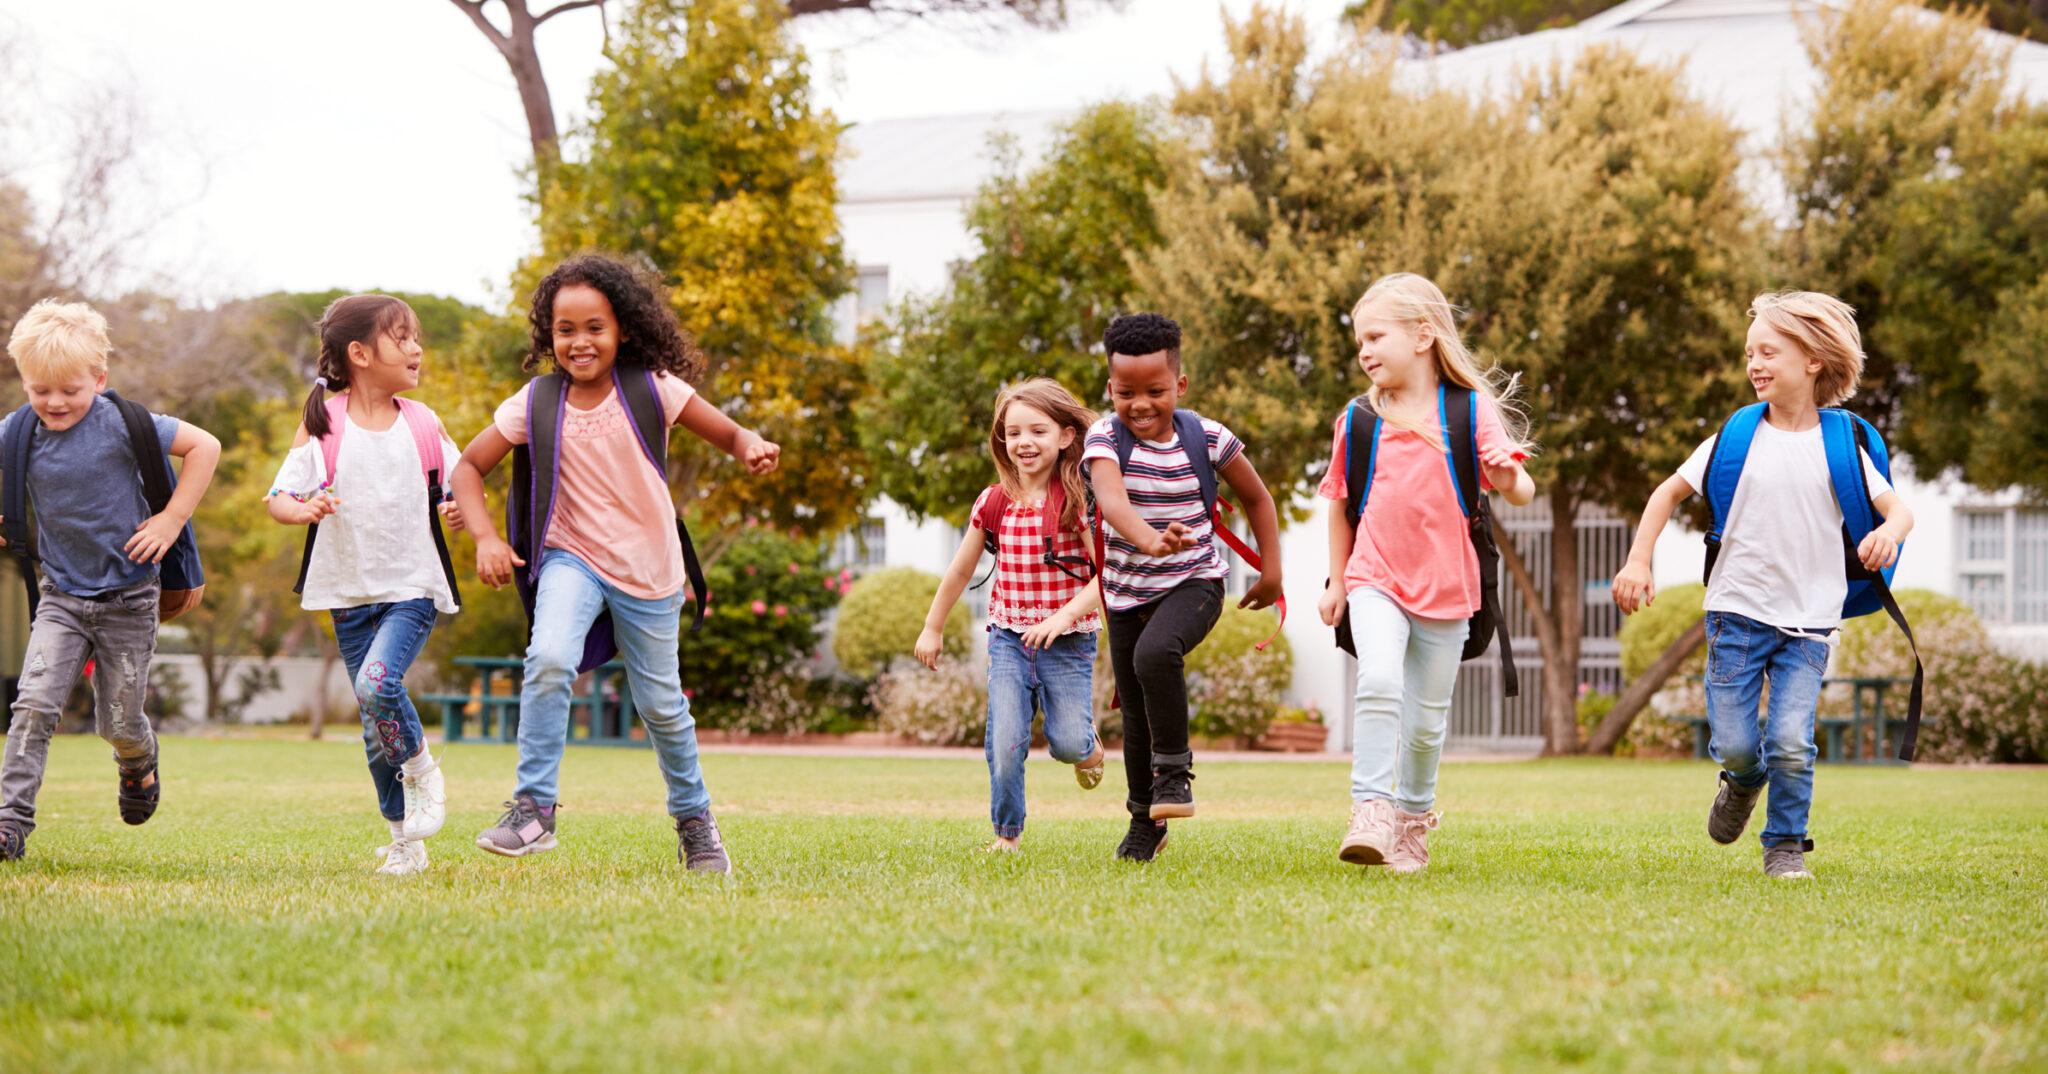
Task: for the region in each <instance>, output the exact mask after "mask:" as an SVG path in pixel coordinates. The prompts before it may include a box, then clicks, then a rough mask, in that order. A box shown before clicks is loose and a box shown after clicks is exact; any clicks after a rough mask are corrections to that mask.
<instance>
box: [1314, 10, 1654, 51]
mask: <svg viewBox="0 0 2048 1074" xmlns="http://www.w3.org/2000/svg"><path fill="white" fill-rule="evenodd" d="M1617 2H1618V0H1393V2H1391V3H1389V2H1387V0H1367V2H1361V3H1355V4H1352V5H1351V6H1350V7H1348V8H1346V9H1345V11H1344V16H1345V17H1346V18H1349V19H1362V20H1365V21H1366V22H1368V23H1369V24H1371V25H1374V26H1378V27H1380V28H1381V29H1386V30H1395V29H1399V30H1402V31H1404V32H1406V33H1407V34H1409V35H1410V36H1413V37H1417V38H1424V39H1427V40H1428V41H1430V42H1432V43H1434V44H1438V45H1443V46H1447V47H1449V48H1463V47H1465V46H1466V45H1476V44H1480V43H1482V42H1486V41H1495V40H1499V39H1500V38H1503V37H1514V36H1516V35H1517V34H1526V33H1529V32H1531V31H1533V30H1548V29H1552V28H1554V27H1559V26H1570V25H1571V24H1573V23H1575V22H1578V21H1579V20H1580V19H1583V18H1585V17H1586V16H1588V15H1596V14H1599V13H1600V12H1602V11H1605V10H1607V9H1608V8H1610V7H1613V6H1614V5H1615V4H1616V3H1617Z"/></svg>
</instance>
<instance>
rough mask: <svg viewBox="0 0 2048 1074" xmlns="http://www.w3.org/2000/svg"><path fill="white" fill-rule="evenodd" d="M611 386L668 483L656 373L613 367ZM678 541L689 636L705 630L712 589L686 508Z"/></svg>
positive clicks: (664, 429)
mask: <svg viewBox="0 0 2048 1074" xmlns="http://www.w3.org/2000/svg"><path fill="white" fill-rule="evenodd" d="M612 384H613V386H614V388H615V389H616V390H617V391H618V393H619V400H620V402H621V403H623V404H624V406H625V408H626V416H627V417H628V418H630V419H632V423H633V432H634V438H635V439H637V440H638V441H639V442H640V451H641V453H642V454H644V455H646V456H647V462H648V464H649V465H651V466H653V467H654V472H655V473H657V474H660V475H661V479H662V481H663V482H664V483H665V482H667V481H668V424H669V423H668V414H667V412H666V411H665V410H663V408H662V405H661V392H660V390H659V389H658V388H657V387H656V386H655V383H654V370H652V369H648V368H647V367H645V366H642V367H640V368H639V369H638V370H637V371H636V372H627V373H621V372H619V367H618V366H613V367H612ZM676 540H677V541H678V542H679V543H680V544H681V546H682V551H683V576H684V577H685V578H686V579H688V580H689V583H690V595H691V596H692V598H693V599H692V601H691V603H690V633H692V634H694V633H696V632H697V631H699V630H702V629H704V613H705V598H706V596H707V595H708V594H709V592H710V586H709V584H708V583H706V581H705V580H704V567H703V565H702V564H701V563H699V562H698V560H697V545H696V543H695V542H693V541H691V540H690V527H689V526H688V525H686V524H685V523H684V522H683V509H682V506H681V505H677V506H676Z"/></svg>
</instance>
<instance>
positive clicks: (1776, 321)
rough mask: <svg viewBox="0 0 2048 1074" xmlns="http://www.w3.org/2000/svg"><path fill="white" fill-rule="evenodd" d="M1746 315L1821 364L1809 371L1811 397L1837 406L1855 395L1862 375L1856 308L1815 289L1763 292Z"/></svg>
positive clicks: (1820, 404)
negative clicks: (1811, 371)
mask: <svg viewBox="0 0 2048 1074" xmlns="http://www.w3.org/2000/svg"><path fill="white" fill-rule="evenodd" d="M1749 316H1750V318H1751V319H1752V320H1760V321H1762V322H1764V323H1765V324H1767V325H1770V326H1771V327H1772V328H1775V329H1777V330H1778V331H1779V332H1782V333H1784V334H1785V335H1786V336H1787V337H1789V338H1791V339H1792V340H1794V341H1795V342H1797V343H1798V344H1799V347H1800V349H1801V350H1803V351H1805V352H1806V356H1807V357H1808V358H1811V359H1813V360H1815V361H1817V362H1819V363H1820V372H1818V373H1815V374H1814V375H1813V401H1814V403H1815V404H1816V405H1819V406H1839V405H1841V404H1842V403H1845V402H1847V401H1848V400H1849V399H1850V398H1852V397H1853V396H1855V394H1856V385H1857V382H1859V381H1861V380H1862V379H1863V333H1862V332H1861V331H1859V330H1858V329H1857V327H1856V307H1854V306H1851V305H1849V304H1848V303H1847V302H1844V301H1842V300H1841V299H1839V298H1836V297H1835V296H1833V295H1824V294H1821V293H1820V292H1819V291H1766V292H1764V293H1763V294H1760V295H1758V296H1756V298H1755V299H1753V300H1751V301H1750V303H1749Z"/></svg>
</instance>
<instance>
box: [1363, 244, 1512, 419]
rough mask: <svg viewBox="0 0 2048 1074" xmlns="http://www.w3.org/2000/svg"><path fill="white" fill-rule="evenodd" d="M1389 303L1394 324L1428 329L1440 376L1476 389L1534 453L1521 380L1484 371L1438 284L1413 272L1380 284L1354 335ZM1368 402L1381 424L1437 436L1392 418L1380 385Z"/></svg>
mask: <svg viewBox="0 0 2048 1074" xmlns="http://www.w3.org/2000/svg"><path fill="white" fill-rule="evenodd" d="M1383 298H1384V299H1388V300H1390V303H1391V305H1392V309H1391V310H1390V311H1389V312H1390V314H1391V317H1392V319H1393V320H1397V321H1401V322H1404V323H1407V324H1414V325H1428V326H1429V328H1430V335H1431V337H1432V342H1431V344H1430V350H1431V352H1432V354H1433V356H1434V357H1435V358H1436V375H1437V377H1438V378H1439V379H1441V380H1445V381H1448V382H1450V383H1452V384H1455V385H1457V386H1459V387H1461V388H1470V389H1472V390H1473V391H1475V392H1478V393H1479V394H1481V395H1483V396H1485V397H1486V398H1487V399H1489V400H1491V401H1492V402H1493V405H1494V409H1495V410H1497V411H1499V413H1500V420H1501V427H1502V428H1504V429H1506V430H1507V434H1508V438H1509V439H1511V440H1513V441H1514V442H1515V445H1516V446H1517V447H1518V448H1520V449H1521V450H1523V451H1528V450H1530V449H1531V446H1530V445H1529V443H1528V419H1527V418H1526V417H1525V416H1524V415H1523V414H1522V412H1521V409H1520V408H1519V407H1517V406H1516V405H1515V404H1514V396H1515V389H1516V387H1517V385H1518V383H1519V379H1520V378H1518V377H1516V376H1514V375H1512V374H1509V373H1506V372H1504V371H1503V370H1501V368H1500V367H1499V366H1483V367H1482V366H1481V365H1480V364H1479V359H1477V358H1475V357H1473V355H1472V352H1471V351H1470V350H1469V349H1467V348H1466V346H1465V341H1464V339H1463V338H1462V337H1460V336H1459V335H1458V313H1459V310H1458V307H1456V306H1453V305H1451V302H1450V300H1449V299H1447V298H1445V297H1444V293H1443V291H1442V290H1440V289H1439V288H1438V287H1437V285H1436V284H1434V283H1431V282H1430V281H1429V280H1428V279H1427V278H1426V277H1422V276H1417V275H1416V274H1415V273H1412V272H1395V273H1390V274H1388V275H1385V276H1382V277H1380V278H1379V279H1377V280H1374V281H1373V283H1372V286H1371V287H1368V288H1366V289H1365V294H1363V295H1360V296H1359V297H1358V301H1357V302H1356V303H1354V304H1353V305H1352V307H1351V326H1352V331H1354V332H1356V331H1358V325H1359V322H1360V321H1361V320H1363V319H1364V317H1365V309H1366V307H1367V306H1370V305H1372V304H1373V303H1374V302H1376V301H1379V300H1380V299H1383ZM1365 398H1366V401H1367V402H1368V403H1370V404H1371V405H1372V409H1373V411H1374V412H1375V413H1377V414H1379V415H1380V420H1381V421H1384V422H1386V423H1388V424H1390V425H1393V426H1395V427H1397V428H1402V429H1407V430H1408V431H1410V432H1414V433H1421V434H1422V435H1424V436H1431V435H1434V434H1435V433H1436V430H1435V429H1433V428H1429V427H1426V426H1419V425H1417V424H1415V423H1414V422H1410V421H1406V420H1404V419H1402V418H1399V417H1396V416H1393V415H1390V414H1388V413H1387V412H1386V410H1385V409H1384V408H1383V407H1381V406H1380V390H1379V387H1378V386H1377V385H1374V386H1373V387H1370V388H1367V389H1366V390H1365Z"/></svg>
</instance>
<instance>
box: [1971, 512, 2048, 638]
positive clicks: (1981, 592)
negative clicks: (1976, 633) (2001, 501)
mask: <svg viewBox="0 0 2048 1074" xmlns="http://www.w3.org/2000/svg"><path fill="white" fill-rule="evenodd" d="M1956 594H1957V596H1959V597H1961V598H1962V601H1963V603H1965V604H1968V605H1969V606H1970V608H1971V610H1973V611H1975V612H1976V613H1977V614H1978V615H1979V616H1982V617H1983V618H1984V620H1985V621H1986V622H1990V623H2009V624H2016V625H2022V626H2040V625H2044V624H2048V508H2039V507H1991V508H1964V509H1962V510H1959V511H1957V512H1956Z"/></svg>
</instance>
